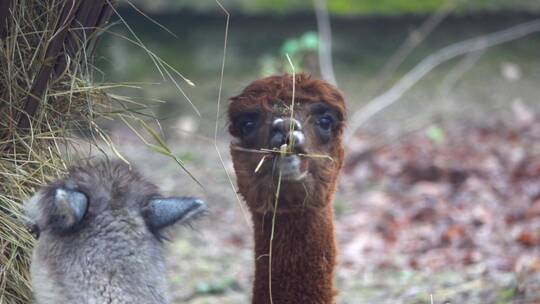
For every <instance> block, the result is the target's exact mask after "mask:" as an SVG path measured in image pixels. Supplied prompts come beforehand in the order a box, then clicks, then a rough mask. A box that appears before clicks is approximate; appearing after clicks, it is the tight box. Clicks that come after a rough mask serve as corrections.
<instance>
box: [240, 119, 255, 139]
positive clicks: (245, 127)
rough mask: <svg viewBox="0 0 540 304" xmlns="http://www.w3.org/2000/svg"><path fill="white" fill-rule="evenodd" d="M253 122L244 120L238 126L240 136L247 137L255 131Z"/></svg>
mask: <svg viewBox="0 0 540 304" xmlns="http://www.w3.org/2000/svg"><path fill="white" fill-rule="evenodd" d="M255 125H256V123H255V121H253V120H244V121H242V123H241V124H240V130H242V135H244V136H245V135H248V134H249V133H251V132H253V130H255Z"/></svg>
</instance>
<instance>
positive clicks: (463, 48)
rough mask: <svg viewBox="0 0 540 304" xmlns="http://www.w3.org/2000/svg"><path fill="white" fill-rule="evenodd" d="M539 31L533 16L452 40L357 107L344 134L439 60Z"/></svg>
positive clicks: (396, 98) (428, 70) (410, 85)
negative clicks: (364, 104)
mask: <svg viewBox="0 0 540 304" xmlns="http://www.w3.org/2000/svg"><path fill="white" fill-rule="evenodd" d="M539 31H540V19H536V20H533V21H530V22H526V23H522V24H519V25H516V26H514V27H511V28H509V29H506V30H502V31H499V32H495V33H491V34H488V35H484V36H480V37H476V38H471V39H467V40H465V41H461V42H457V43H454V44H451V45H449V46H446V47H444V48H442V49H440V50H439V51H437V52H435V53H433V54H431V55H429V56H428V57H426V58H425V59H424V60H422V61H421V62H420V63H419V64H418V65H417V66H415V67H414V68H413V69H412V70H411V71H409V72H408V73H407V74H405V76H403V77H402V78H401V79H400V80H399V81H398V82H397V83H396V84H395V85H394V86H393V87H391V88H390V89H389V90H388V91H386V92H384V93H383V94H381V95H379V96H377V97H375V98H374V99H372V100H371V101H370V102H369V103H368V104H367V105H366V106H364V107H363V108H361V109H360V110H358V111H356V112H355V113H354V114H353V115H352V116H351V122H350V128H349V130H348V133H347V136H346V138H350V136H351V135H352V134H354V133H355V132H356V131H357V130H358V129H359V128H360V127H361V126H362V125H363V124H364V123H365V122H366V121H368V120H369V119H370V118H371V117H373V116H374V115H376V114H377V113H379V112H380V111H382V110H384V109H385V108H387V107H388V106H390V105H391V104H393V103H394V102H396V101H398V100H399V99H400V98H401V97H402V96H403V94H405V92H407V91H408V90H409V89H410V88H411V87H413V86H414V85H415V84H416V83H418V82H419V81H420V80H421V79H422V78H423V77H424V76H426V75H427V74H428V73H429V72H431V71H432V70H433V69H434V68H436V67H437V66H439V65H441V64H442V63H444V62H446V61H448V60H451V59H454V58H456V57H459V56H461V55H465V54H467V53H471V52H476V51H480V50H484V49H487V48H490V47H493V46H496V45H500V44H503V43H506V42H510V41H513V40H516V39H519V38H522V37H525V36H527V35H530V34H532V33H536V32H539Z"/></svg>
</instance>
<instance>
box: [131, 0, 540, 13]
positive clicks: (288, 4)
mask: <svg viewBox="0 0 540 304" xmlns="http://www.w3.org/2000/svg"><path fill="white" fill-rule="evenodd" d="M132 2H133V3H135V4H136V5H137V6H139V7H141V8H143V9H145V10H147V11H151V12H155V13H170V12H174V11H178V10H183V9H189V10H194V11H198V12H205V13H215V12H218V11H219V7H218V6H217V5H216V3H215V1H211V0H207V1H200V0H183V1H178V0H132ZM452 2H455V4H456V12H458V13H470V12H492V11H503V12H507V11H521V12H531V11H536V12H539V11H540V1H539V0H514V1H512V0H328V1H327V3H328V9H329V11H330V13H331V14H334V15H354V16H359V15H360V16H361V15H402V14H426V13H431V12H433V11H435V10H437V9H439V8H440V7H442V6H444V5H445V4H451V3H452ZM221 3H222V4H223V5H224V6H225V7H226V8H227V9H228V10H229V11H230V12H231V13H243V14H269V13H274V14H288V13H297V12H311V11H312V10H313V1H312V0H221Z"/></svg>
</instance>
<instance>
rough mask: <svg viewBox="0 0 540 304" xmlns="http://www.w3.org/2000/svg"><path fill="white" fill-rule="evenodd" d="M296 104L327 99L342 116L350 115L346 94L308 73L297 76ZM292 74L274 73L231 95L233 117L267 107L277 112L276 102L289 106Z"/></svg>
mask: <svg viewBox="0 0 540 304" xmlns="http://www.w3.org/2000/svg"><path fill="white" fill-rule="evenodd" d="M294 86H295V87H294V91H295V92H294V93H295V94H294V95H295V103H296V102H298V103H304V102H308V103H309V102H325V103H327V104H328V105H330V106H331V107H332V108H334V109H335V110H336V111H337V112H338V116H339V119H341V120H344V119H345V117H346V106H345V101H344V98H343V95H342V94H341V92H340V91H339V90H337V89H336V88H335V87H334V86H332V85H330V84H329V83H327V82H325V81H322V80H318V79H314V78H311V77H310V76H308V75H305V74H299V75H296V77H295V81H294ZM292 93H293V78H292V75H288V74H285V75H281V76H270V77H267V78H263V79H259V80H255V81H253V82H252V83H250V84H249V85H248V86H247V87H246V88H245V89H244V90H243V91H242V93H240V94H239V95H237V96H234V97H232V98H230V101H231V103H230V105H229V118H230V120H232V119H233V118H234V115H235V113H239V112H246V111H252V110H260V109H263V110H265V111H267V112H273V111H274V105H275V104H284V105H285V106H289V105H290V104H291V103H292Z"/></svg>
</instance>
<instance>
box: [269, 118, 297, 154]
mask: <svg viewBox="0 0 540 304" xmlns="http://www.w3.org/2000/svg"><path fill="white" fill-rule="evenodd" d="M305 144H306V136H305V135H304V132H303V131H302V124H301V123H300V122H299V121H298V120H296V119H294V118H292V119H291V118H281V117H279V118H276V119H274V121H273V122H272V128H271V130H270V142H269V145H270V148H271V149H281V146H283V145H287V146H288V147H289V148H288V150H289V151H291V152H293V153H305V151H304V148H305Z"/></svg>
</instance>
